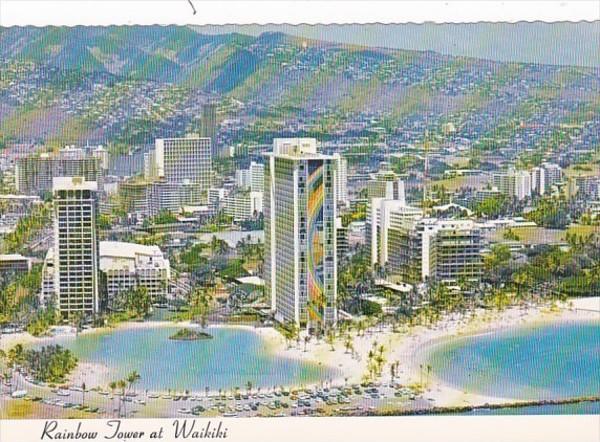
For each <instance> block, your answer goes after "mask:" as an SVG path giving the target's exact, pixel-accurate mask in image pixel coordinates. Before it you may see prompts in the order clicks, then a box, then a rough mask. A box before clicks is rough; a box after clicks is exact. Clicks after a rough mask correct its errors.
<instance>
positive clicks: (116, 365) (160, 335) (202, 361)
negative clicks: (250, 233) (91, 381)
mask: <svg viewBox="0 0 600 442" xmlns="http://www.w3.org/2000/svg"><path fill="white" fill-rule="evenodd" d="M179 328H180V327H177V326H173V327H170V326H169V327H158V326H157V327H140V328H120V329H116V330H113V331H109V332H98V333H84V334H80V335H79V336H78V337H76V338H75V337H64V338H59V340H58V341H57V343H60V344H61V345H63V346H65V347H66V348H69V349H71V350H72V351H73V353H74V354H75V355H76V356H77V357H78V358H79V359H80V361H83V362H92V363H98V364H101V365H105V366H107V367H108V368H109V370H110V371H111V374H113V375H114V379H120V377H123V376H125V375H126V374H127V373H129V372H131V371H132V370H137V371H138V372H139V373H140V375H141V379H140V381H139V385H140V386H141V387H142V388H145V389H149V390H159V391H167V390H169V389H171V390H174V391H175V390H177V391H183V390H190V391H196V392H199V391H204V390H205V388H206V387H209V388H210V390H211V391H214V390H218V389H231V388H234V387H240V388H241V389H242V391H244V390H245V389H246V385H247V383H248V382H252V385H253V388H255V387H273V386H280V385H284V386H290V385H298V386H300V385H302V384H305V385H310V384H316V383H319V382H320V381H327V380H329V379H334V378H336V377H338V375H339V374H338V373H337V371H336V370H333V369H331V368H330V367H324V366H321V365H317V364H314V363H308V362H303V361H299V360H296V359H291V358H288V357H286V355H285V353H284V354H275V353H274V352H273V351H272V350H270V349H269V348H268V347H267V345H266V342H265V340H264V338H263V337H261V336H260V335H259V334H257V333H255V332H254V331H252V330H248V329H244V328H239V327H234V328H227V327H210V328H209V329H208V330H207V332H208V333H210V334H211V335H212V336H213V339H207V340H197V341H175V340H170V339H169V336H171V335H173V333H175V331H177V330H178V329H179Z"/></svg>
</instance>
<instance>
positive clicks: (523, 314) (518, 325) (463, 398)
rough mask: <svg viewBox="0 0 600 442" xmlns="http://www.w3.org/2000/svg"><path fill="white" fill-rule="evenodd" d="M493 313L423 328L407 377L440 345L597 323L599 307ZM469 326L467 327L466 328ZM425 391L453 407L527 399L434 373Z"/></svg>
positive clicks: (439, 403) (413, 376) (413, 375)
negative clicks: (445, 329) (437, 329)
mask: <svg viewBox="0 0 600 442" xmlns="http://www.w3.org/2000/svg"><path fill="white" fill-rule="evenodd" d="M590 300H593V301H595V302H597V303H598V304H599V306H600V298H598V297H595V298H586V299H576V300H575V302H576V301H586V302H587V301H590ZM494 316H495V317H494V318H492V320H491V321H490V322H489V323H487V324H472V323H471V322H468V323H466V324H463V325H462V326H458V327H455V328H454V329H452V330H451V331H450V333H446V334H444V335H441V336H440V335H439V334H436V333H432V332H429V333H427V331H425V332H424V333H423V335H425V336H426V338H425V339H422V340H421V341H420V342H419V343H418V345H417V346H412V347H411V351H410V355H409V359H410V361H411V363H410V366H409V373H410V375H409V377H410V379H412V380H413V381H414V380H416V379H417V377H418V376H420V365H425V364H427V362H428V361H429V356H430V355H431V352H432V351H434V350H435V349H436V348H438V347H439V346H441V345H446V344H449V343H454V342H457V341H461V340H464V339H470V338H473V337H477V336H485V335H490V334H494V333H495V332H504V331H510V330H522V329H528V328H535V327H544V326H549V325H558V324H570V323H571V324H572V323H582V322H590V323H596V322H598V321H600V311H595V310H588V309H578V308H577V307H576V306H575V307H573V308H570V307H567V306H566V305H563V306H561V307H560V309H559V310H558V311H553V310H550V309H547V308H543V307H542V308H540V307H527V308H526V309H521V308H519V307H511V308H509V309H507V310H505V311H502V312H497V313H496V315H494ZM480 320H481V319H480V317H476V318H475V319H474V321H480ZM469 328H470V329H469ZM426 394H427V395H428V396H430V397H432V398H433V399H434V401H435V405H436V406H440V407H453V406H478V405H485V404H490V405H500V404H512V403H521V402H527V401H528V399H517V398H510V397H509V398H507V397H500V396H494V395H483V394H479V393H476V392H468V391H466V390H462V389H460V387H458V386H455V385H453V384H451V383H449V382H447V381H445V380H442V379H440V378H439V377H437V376H434V375H432V374H431V375H429V388H428V390H427V391H426Z"/></svg>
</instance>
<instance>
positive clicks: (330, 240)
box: [264, 138, 338, 332]
mask: <svg viewBox="0 0 600 442" xmlns="http://www.w3.org/2000/svg"><path fill="white" fill-rule="evenodd" d="M266 156H267V161H266V164H265V195H264V216H265V285H266V291H267V295H270V297H271V303H272V308H273V310H274V312H275V319H276V320H278V321H280V322H282V323H292V324H296V325H298V326H306V327H307V328H308V329H309V330H310V331H313V332H318V331H320V330H323V329H324V328H326V327H329V326H332V325H335V323H336V322H337V308H336V293H337V255H336V234H335V217H336V212H337V207H336V204H337V195H336V194H337V190H336V182H337V180H336V174H337V162H338V160H337V159H336V158H335V157H333V156H331V155H323V154H321V153H318V152H317V141H316V140H315V139H312V138H293V139H285V138H281V139H275V140H274V141H273V152H272V153H267V154H266Z"/></svg>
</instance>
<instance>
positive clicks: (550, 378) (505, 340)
mask: <svg viewBox="0 0 600 442" xmlns="http://www.w3.org/2000/svg"><path fill="white" fill-rule="evenodd" d="M427 357H428V363H429V364H430V365H431V366H432V371H433V374H434V375H435V376H436V377H438V378H439V379H442V380H443V381H445V382H447V383H449V384H451V385H453V386H456V387H457V388H460V389H461V390H463V391H467V392H470V393H479V394H484V395H487V396H494V397H504V398H514V399H528V400H535V399H558V398H567V397H576V396H588V395H600V321H594V322H578V323H576V322H574V323H568V324H561V325H545V326H535V327H527V328H519V329H515V330H506V331H501V332H497V333H490V334H485V335H479V336H472V337H466V338H461V339H457V340H453V341H451V342H448V343H445V344H441V345H439V346H436V347H434V348H433V349H432V350H431V351H430V352H429V354H428V356H427ZM531 408H535V407H531ZM538 408H539V407H538ZM550 408H553V407H550ZM562 408H563V409H565V410H573V411H577V410H579V409H581V410H586V409H591V410H594V409H595V410H597V405H592V404H587V405H585V404H584V405H577V406H564V407H562ZM538 411H540V410H538ZM559 411H560V408H557V409H554V412H559ZM527 412H528V410H526V409H521V410H512V411H511V412H509V414H513V413H516V414H526V413H527ZM552 412H553V411H552V410H549V411H548V413H552ZM477 413H480V414H485V411H483V412H477ZM531 413H532V414H535V410H533V411H531ZM495 414H498V413H495ZM544 414H546V413H544Z"/></svg>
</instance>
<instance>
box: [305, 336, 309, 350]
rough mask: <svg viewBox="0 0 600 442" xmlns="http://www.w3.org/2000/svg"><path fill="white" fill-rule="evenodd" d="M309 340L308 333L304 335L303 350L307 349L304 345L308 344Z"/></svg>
mask: <svg viewBox="0 0 600 442" xmlns="http://www.w3.org/2000/svg"><path fill="white" fill-rule="evenodd" d="M309 342H310V335H306V336H304V351H307V350H306V346H307V345H308V343H309Z"/></svg>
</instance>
